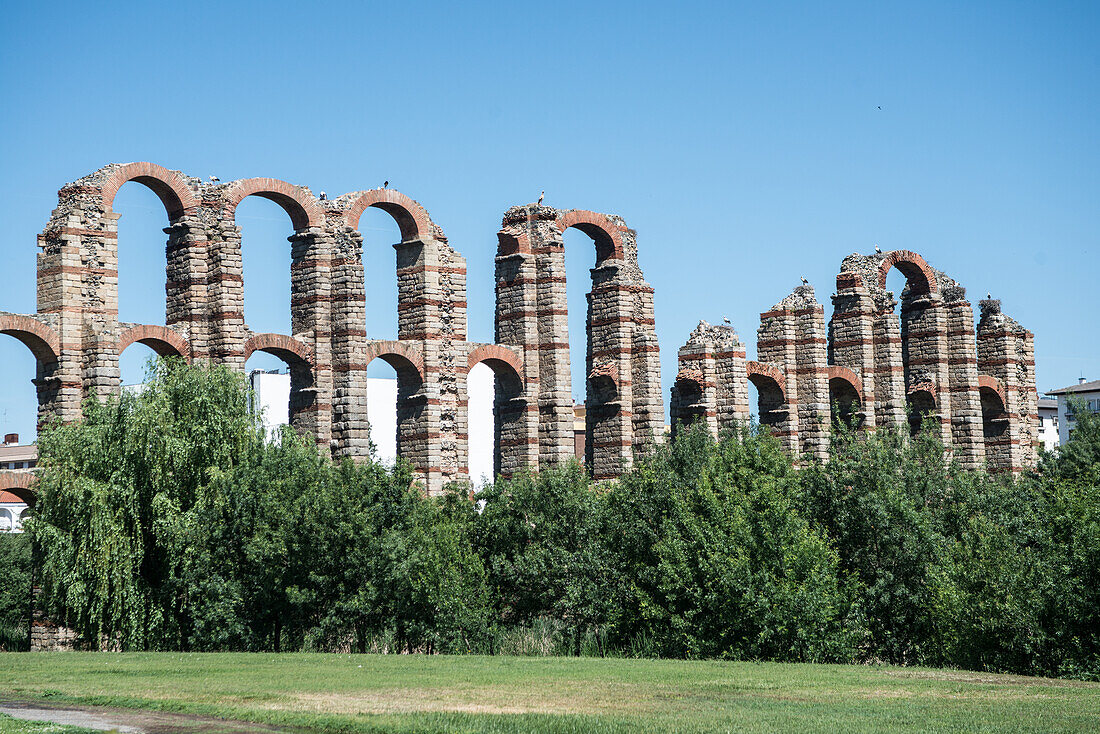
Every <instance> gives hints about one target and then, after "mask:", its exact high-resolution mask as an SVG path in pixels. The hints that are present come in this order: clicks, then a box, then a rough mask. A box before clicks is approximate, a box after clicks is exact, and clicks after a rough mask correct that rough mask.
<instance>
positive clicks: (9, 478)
mask: <svg viewBox="0 0 1100 734" xmlns="http://www.w3.org/2000/svg"><path fill="white" fill-rule="evenodd" d="M37 479H38V477H37V476H36V475H35V474H34V472H29V471H2V472H0V491H4V492H11V493H12V494H14V495H15V496H16V497H18V498H19V499H20V500H22V501H23V502H26V503H27V504H28V505H31V506H33V505H34V500H35V496H36V492H35V491H34V483H35V481H37Z"/></svg>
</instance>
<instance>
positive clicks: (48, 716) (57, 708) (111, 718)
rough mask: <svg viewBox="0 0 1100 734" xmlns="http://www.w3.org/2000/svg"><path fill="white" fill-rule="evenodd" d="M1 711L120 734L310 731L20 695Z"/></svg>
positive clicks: (294, 733)
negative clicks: (40, 699)
mask: <svg viewBox="0 0 1100 734" xmlns="http://www.w3.org/2000/svg"><path fill="white" fill-rule="evenodd" d="M0 714H7V715H8V716H11V717H12V718H15V719H23V720H24V721H49V722H51V723H53V724H64V725H66V726H81V727H84V728H85V729H97V730H100V731H112V732H120V734H230V732H240V733H241V734H272V733H278V734H307V732H309V731H310V730H309V729H300V728H275V727H271V726H266V725H264V724H256V723H253V722H249V721H233V720H230V719H217V718H212V717H207V716H194V715H191V714H175V713H169V712H165V711H143V710H141V709H121V708H112V707H110V706H80V705H75V704H52V703H47V702H43V701H26V700H19V699H3V700H0Z"/></svg>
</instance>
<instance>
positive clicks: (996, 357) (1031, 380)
mask: <svg viewBox="0 0 1100 734" xmlns="http://www.w3.org/2000/svg"><path fill="white" fill-rule="evenodd" d="M980 306H981V320H980V321H979V323H978V369H979V370H980V371H981V373H982V374H986V375H990V376H992V377H994V378H996V379H997V380H999V381H1000V383H1001V385H1002V386H1003V389H1004V409H1005V416H1004V418H1005V420H1006V421H1007V427H1006V429H1005V430H1004V431H1003V432H998V435H996V436H987V437H986V457H987V461H988V463H989V467H990V469H991V470H994V471H1012V472H1019V471H1022V470H1023V469H1024V468H1026V467H1030V466H1034V464H1035V460H1036V458H1035V457H1036V444H1037V443H1038V432H1037V431H1038V417H1037V415H1038V395H1037V393H1036V391H1035V352H1034V337H1033V335H1032V334H1031V332H1029V331H1027V330H1026V329H1024V328H1023V327H1021V326H1020V325H1019V324H1018V323H1017V322H1016V321H1014V320H1013V319H1011V318H1009V317H1008V316H1006V315H1005V314H1003V313H1002V312H1001V302H1000V301H999V300H995V299H987V300H983V301H981V303H980Z"/></svg>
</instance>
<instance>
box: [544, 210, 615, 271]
mask: <svg viewBox="0 0 1100 734" xmlns="http://www.w3.org/2000/svg"><path fill="white" fill-rule="evenodd" d="M557 226H558V229H559V230H560V231H562V232H565V230H567V229H569V228H570V227H576V228H577V229H579V230H580V231H582V232H584V233H585V234H586V235H588V236H589V237H591V238H592V241H593V242H595V243H596V264H597V265H599V264H600V263H602V262H603V261H605V260H622V259H623V240H622V230H623V228H622V227H621V226H620V225H618V224H615V223H614V222H612V221H611V220H610V219H609V218H608V217H607V215H606V214H600V213H599V212H590V211H587V210H584V209H570V210H569V211H567V212H562V213H561V214H560V215H558V219H557Z"/></svg>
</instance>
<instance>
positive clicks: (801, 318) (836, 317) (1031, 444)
mask: <svg viewBox="0 0 1100 734" xmlns="http://www.w3.org/2000/svg"><path fill="white" fill-rule="evenodd" d="M892 268H897V269H898V270H900V271H901V272H902V273H903V275H905V278H906V287H905V289H904V291H903V292H902V294H901V301H900V303H901V308H900V314H898V313H896V311H895V309H896V308H897V306H898V301H897V300H896V299H895V297H894V294H893V293H891V292H890V291H887V290H886V277H887V274H888V273H889V271H890V270H891V269H892ZM836 283H837V291H836V293H835V294H834V295H833V298H832V301H833V314H832V317H831V318H830V320H829V323H828V327H827V329H826V327H825V322H824V310H823V308H822V307H821V306H820V305H819V304H818V302H817V300H816V298H815V297H814V291H813V288H812V287H811V286H810V285H808V284H804V285H802V286H799V287H798V288H796V289H795V290H794V292H793V293H791V295H789V296H787V297H786V298H785V299H783V300H782V301H780V302H779V303H778V304H776V305H775V306H773V307H772V308H771V309H770V310H768V311H766V312H764V313H762V314H761V315H760V328H759V330H758V332H757V337H758V341H757V355H758V360H757V361H750V362H744V361H743V360H742V364H743V368H742V367H741V366H740V365H739V366H738V367H737V368H736V369H733V370H730V371H728V372H727V373H724V374H723V373H721V372H720V370H718V369H717V360H716V359H715V353H716V351H717V350H718V347H716V343H717V341H718V340H719V338H720V337H719V335H718V333H717V332H716V331H715V328H714V327H710V326H709V325H707V324H706V323H705V322H703V323H701V324H700V326H699V328H697V329H696V330H695V331H694V332H692V335H691V336H690V338H689V339H688V342H687V344H686V345H685V346H684V347H682V348H681V349H680V352H679V365H680V371H679V373H678V375H677V381H676V384H675V386H674V387H673V389H672V404H671V405H672V412H673V420H674V421H681V422H689V421H694V420H703V421H705V422H706V424H707V425H708V427H710V428H711V430H713V431H714V432H720V431H722V430H724V429H726V428H728V427H731V426H733V425H735V424H736V423H737V422H739V421H741V420H742V418H741V415H742V413H741V412H740V411H730V410H722V409H720V406H721V404H722V403H721V400H722V398H720V396H721V395H730V394H734V393H741V392H743V391H744V389H745V388H746V387H747V384H748V383H749V382H750V381H751V382H752V383H753V384H755V385H756V387H757V390H758V393H759V405H758V406H757V410H758V414H759V416H760V420H761V423H762V424H765V425H768V426H769V427H770V428H771V430H772V431H773V432H774V433H775V434H776V435H777V436H778V437H779V438H780V439H781V440H782V441H783V442H784V444H785V446H786V447H787V448H788V450H789V451H790V452H791V453H792V454H794V455H795V456H797V457H799V460H824V459H827V458H828V441H829V430H830V427H831V424H832V423H834V422H836V421H838V420H844V421H846V422H849V423H851V424H853V425H856V426H859V427H861V428H864V429H873V428H875V427H876V426H890V425H894V426H900V427H906V426H908V427H909V428H910V430H917V429H918V428H919V427H924V426H927V425H928V424H929V423H930V424H931V430H933V431H936V432H937V433H939V435H940V437H941V438H942V439H943V441H944V444H945V446H946V447H947V450H948V454H949V456H950V457H951V458H952V459H954V460H956V461H958V462H959V464H960V465H962V466H964V467H969V468H977V467H982V466H985V467H988V468H989V469H990V470H992V471H1011V472H1019V471H1021V470H1023V469H1024V468H1027V467H1029V466H1033V465H1034V464H1035V461H1036V451H1037V441H1038V437H1037V436H1038V434H1037V425H1038V419H1037V410H1038V408H1037V405H1038V403H1037V393H1036V390H1035V360H1034V338H1033V336H1032V335H1031V333H1030V332H1028V331H1027V330H1025V329H1023V328H1022V327H1021V326H1020V325H1019V324H1017V323H1016V322H1015V321H1013V320H1012V319H1010V318H1008V317H1007V316H1004V315H1003V314H1002V313H1001V311H1000V301H994V300H986V301H982V303H981V306H982V315H981V320H980V322H979V324H978V327H977V330H975V327H974V313H973V308H972V307H971V305H970V302H969V301H968V300H967V299H966V290H965V289H964V288H963V287H962V286H960V285H959V284H958V283H956V282H955V281H954V280H953V279H951V278H950V277H949V276H947V275H946V274H944V273H943V272H942V271H939V270H936V269H934V268H932V267H931V266H929V265H928V263H927V262H925V261H924V259H923V258H922V257H921V256H920V255H918V254H916V253H913V252H908V251H895V252H889V253H881V252H876V253H875V254H874V255H856V254H853V255H850V256H849V257H847V258H845V259H844V261H843V263H842V264H841V271H840V273H839V275H838V276H837V281H836ZM729 333H730V334H732V329H729ZM734 338H736V337H734Z"/></svg>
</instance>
